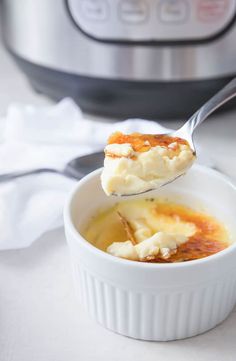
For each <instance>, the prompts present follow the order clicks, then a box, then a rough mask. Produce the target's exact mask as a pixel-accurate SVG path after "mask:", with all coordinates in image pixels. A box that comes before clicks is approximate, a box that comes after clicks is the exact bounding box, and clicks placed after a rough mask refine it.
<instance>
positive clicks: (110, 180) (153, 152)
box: [101, 132, 196, 195]
mask: <svg viewBox="0 0 236 361" xmlns="http://www.w3.org/2000/svg"><path fill="white" fill-rule="evenodd" d="M195 158H196V157H195V154H194V152H193V150H192V149H191V148H190V146H189V144H188V142H187V141H186V140H185V139H182V138H177V137H171V136H167V135H151V134H140V133H133V134H130V135H125V134H123V133H120V132H116V133H114V134H112V135H111V136H110V138H109V139H108V145H107V146H106V147H105V161H104V169H103V172H102V176H101V180H102V187H103V189H104V191H105V193H106V194H107V195H111V194H116V195H130V194H138V193H142V192H145V191H148V190H151V189H156V188H158V187H160V186H161V185H163V184H165V183H167V182H169V181H172V180H174V179H175V178H177V177H178V176H180V175H181V174H183V173H185V172H186V171H187V170H188V169H189V168H190V167H191V165H192V164H193V162H194V160H195Z"/></svg>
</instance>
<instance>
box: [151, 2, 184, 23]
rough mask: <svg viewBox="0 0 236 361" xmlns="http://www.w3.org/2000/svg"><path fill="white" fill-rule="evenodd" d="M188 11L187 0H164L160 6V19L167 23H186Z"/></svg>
mask: <svg viewBox="0 0 236 361" xmlns="http://www.w3.org/2000/svg"><path fill="white" fill-rule="evenodd" d="M188 13H189V6H188V3H187V1H186V0H162V1H160V3H159V6H158V14H159V19H160V20H161V21H162V22H165V23H184V22H185V21H186V19H187V17H188Z"/></svg>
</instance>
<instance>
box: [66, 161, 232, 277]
mask: <svg viewBox="0 0 236 361" xmlns="http://www.w3.org/2000/svg"><path fill="white" fill-rule="evenodd" d="M193 167H194V168H196V169H199V170H200V171H203V172H205V173H208V174H210V175H212V176H214V177H217V178H220V179H221V180H222V181H224V182H225V183H226V184H228V186H229V187H231V188H232V189H233V190H234V191H236V186H235V184H234V183H233V182H232V181H231V179H230V178H229V177H227V176H226V175H224V174H222V173H220V172H218V171H217V170H215V169H212V168H209V167H206V166H204V165H200V164H194V165H193ZM101 171H102V168H99V169H96V170H95V171H93V172H91V173H89V174H88V175H86V176H85V177H84V178H82V179H81V180H80V181H79V182H78V183H77V185H76V186H75V187H74V189H73V190H72V192H71V193H70V195H69V197H68V200H67V202H66V204H65V207H64V226H65V229H66V230H67V229H68V230H69V231H70V232H71V233H72V235H73V237H74V238H75V239H76V240H77V242H78V243H79V244H80V245H81V246H82V247H84V248H86V250H87V251H89V252H90V253H93V254H94V256H95V257H100V258H103V259H105V260H106V261H109V262H113V263H118V264H120V265H124V266H125V267H132V268H139V269H141V268H143V269H150V268H153V269H162V270H163V269H174V268H176V269H177V268H186V267H187V268H188V267H191V268H193V267H198V266H199V265H203V264H206V263H210V262H213V261H217V260H218V259H221V258H224V257H226V256H228V255H229V254H230V253H232V251H233V250H235V249H236V242H234V243H233V244H232V245H230V246H229V247H227V248H225V249H224V250H222V251H220V252H218V253H215V254H213V255H211V256H208V257H205V258H201V259H197V260H192V261H189V262H188V261H187V262H179V263H165V264H162V263H148V262H146V263H145V262H135V261H130V260H126V259H122V258H118V257H114V256H112V255H110V254H108V253H106V252H104V251H101V250H99V249H98V248H96V247H94V246H93V245H92V244H90V243H89V242H88V241H87V240H86V239H85V238H84V237H83V236H82V235H81V234H80V233H79V231H78V230H77V229H76V227H75V226H74V224H73V221H72V219H71V204H72V202H73V199H74V197H75V195H76V193H77V192H78V190H79V188H80V187H81V186H82V185H84V184H85V183H87V181H89V180H90V179H91V178H94V177H96V176H98V175H99V174H101Z"/></svg>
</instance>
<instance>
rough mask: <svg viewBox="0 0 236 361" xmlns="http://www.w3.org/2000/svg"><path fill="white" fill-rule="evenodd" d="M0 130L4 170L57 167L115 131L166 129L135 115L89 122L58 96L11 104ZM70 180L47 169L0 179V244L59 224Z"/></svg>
mask: <svg viewBox="0 0 236 361" xmlns="http://www.w3.org/2000/svg"><path fill="white" fill-rule="evenodd" d="M0 130H1V138H0V173H4V172H10V171H13V170H20V169H31V168H37V167H45V166H46V167H53V168H54V167H63V166H64V165H65V164H66V162H68V161H69V160H71V159H73V158H74V157H77V156H79V155H83V154H87V153H91V152H94V151H97V150H101V149H103V148H104V145H105V143H106V140H107V138H108V136H109V135H110V134H111V133H112V132H114V131H116V130H120V131H123V132H125V133H130V132H134V131H137V132H143V133H163V132H166V130H167V129H166V128H163V127H162V126H161V125H160V124H158V123H156V122H151V121H147V120H140V119H130V120H126V121H123V122H118V123H102V122H98V121H91V120H88V119H85V118H84V117H83V114H82V112H81V110H80V109H79V108H78V106H77V105H76V104H75V103H74V102H73V101H72V100H71V99H64V100H62V101H61V102H60V103H58V104H56V105H53V106H49V107H44V108H35V107H33V106H29V105H20V104H14V105H11V106H10V107H9V109H8V111H7V114H6V117H5V118H3V119H1V121H0ZM204 162H205V163H206V160H204ZM208 163H209V160H208ZM210 165H211V161H210ZM74 184H75V181H72V180H69V179H67V178H64V177H63V176H60V175H56V174H49V173H47V174H41V175H35V176H28V177H25V178H22V179H18V180H15V181H14V182H10V183H3V184H0V229H1V232H0V249H1V250H4V249H17V248H23V247H28V246H30V245H31V244H32V243H33V242H34V241H35V240H36V239H37V238H38V237H39V236H41V235H42V234H43V233H45V232H46V231H48V230H51V229H54V228H57V227H59V226H61V225H62V221H63V220H62V210H63V205H64V201H65V198H66V197H67V195H68V192H70V190H71V189H72V187H73V185H74Z"/></svg>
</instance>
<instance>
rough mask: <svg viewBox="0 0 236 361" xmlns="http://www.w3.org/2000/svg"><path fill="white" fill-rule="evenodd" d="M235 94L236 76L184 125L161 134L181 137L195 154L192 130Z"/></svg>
mask: <svg viewBox="0 0 236 361" xmlns="http://www.w3.org/2000/svg"><path fill="white" fill-rule="evenodd" d="M235 96H236V78H234V79H233V80H231V81H230V82H229V83H228V84H227V85H226V86H225V87H224V88H222V89H221V90H220V91H219V92H218V93H216V94H215V95H214V96H213V97H212V98H211V99H209V100H208V101H207V102H206V103H205V104H204V105H203V106H202V107H201V108H200V109H199V110H197V111H196V112H195V113H194V114H193V115H192V116H191V118H190V119H189V120H188V121H187V122H186V123H184V125H183V126H182V127H181V128H179V129H178V130H176V131H174V132H170V133H164V134H162V135H167V136H170V137H179V138H182V139H185V140H187V141H188V143H189V145H190V147H191V149H192V151H193V154H194V155H196V148H195V145H194V141H193V133H194V130H195V129H196V128H197V127H198V126H199V125H200V124H201V123H202V122H203V121H204V120H205V119H207V118H208V117H209V116H210V115H211V114H212V113H213V112H214V111H215V110H217V109H218V108H220V107H221V106H222V105H224V104H225V103H227V102H228V101H229V100H230V99H232V98H234V97H235ZM182 175H184V172H183V173H182V174H178V175H177V176H176V177H173V178H171V179H168V180H167V181H166V182H164V183H162V184H161V185H160V186H162V187H163V186H165V185H167V184H169V183H172V182H173V181H175V180H176V179H177V178H179V177H181V176H182ZM152 190H154V189H153V188H152V189H148V190H145V191H143V192H139V193H133V194H125V195H122V194H116V193H112V195H113V196H126V197H127V196H134V195H137V194H143V193H147V192H150V191H152Z"/></svg>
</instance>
